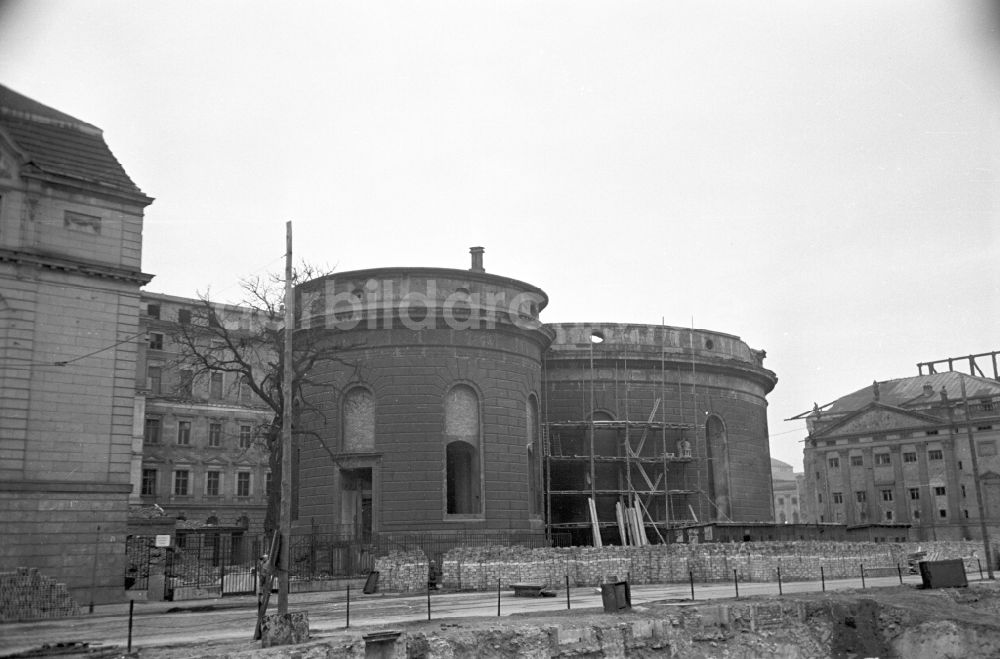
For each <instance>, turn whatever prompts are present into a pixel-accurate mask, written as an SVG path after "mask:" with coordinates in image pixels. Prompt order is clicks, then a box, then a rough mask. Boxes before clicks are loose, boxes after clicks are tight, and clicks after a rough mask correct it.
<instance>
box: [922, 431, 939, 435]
mask: <svg viewBox="0 0 1000 659" xmlns="http://www.w3.org/2000/svg"><path fill="white" fill-rule="evenodd" d="M924 434H925V435H927V436H929V437H933V436H934V435H936V434H938V431H937V430H925V431H924Z"/></svg>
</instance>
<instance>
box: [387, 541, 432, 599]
mask: <svg viewBox="0 0 1000 659" xmlns="http://www.w3.org/2000/svg"><path fill="white" fill-rule="evenodd" d="M428 568H429V561H428V559H427V557H426V556H425V555H424V553H423V552H422V551H415V552H393V553H391V554H389V555H388V556H382V557H379V558H377V559H375V571H376V572H378V573H379V575H378V589H379V590H380V591H383V592H388V593H406V592H411V591H421V590H427V578H428V576H429V571H428Z"/></svg>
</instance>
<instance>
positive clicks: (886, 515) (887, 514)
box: [885, 510, 892, 522]
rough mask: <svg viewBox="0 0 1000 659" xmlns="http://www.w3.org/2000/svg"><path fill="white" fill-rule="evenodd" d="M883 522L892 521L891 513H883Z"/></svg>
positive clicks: (889, 511) (888, 511)
mask: <svg viewBox="0 0 1000 659" xmlns="http://www.w3.org/2000/svg"><path fill="white" fill-rule="evenodd" d="M885 521H887V522H891V521H892V511H891V510H887V511H885Z"/></svg>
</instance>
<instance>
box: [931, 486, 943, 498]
mask: <svg viewBox="0 0 1000 659" xmlns="http://www.w3.org/2000/svg"><path fill="white" fill-rule="evenodd" d="M944 495H945V489H944V486H943V485H938V486H936V487H935V488H934V496H936V497H943V496H944Z"/></svg>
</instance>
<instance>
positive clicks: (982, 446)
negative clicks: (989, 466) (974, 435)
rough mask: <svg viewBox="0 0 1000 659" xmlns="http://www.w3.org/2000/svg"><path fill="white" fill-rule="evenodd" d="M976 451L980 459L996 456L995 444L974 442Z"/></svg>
mask: <svg viewBox="0 0 1000 659" xmlns="http://www.w3.org/2000/svg"><path fill="white" fill-rule="evenodd" d="M976 450H977V451H978V452H979V455H980V457H984V458H987V457H989V456H991V455H996V454H997V443H996V442H976Z"/></svg>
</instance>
